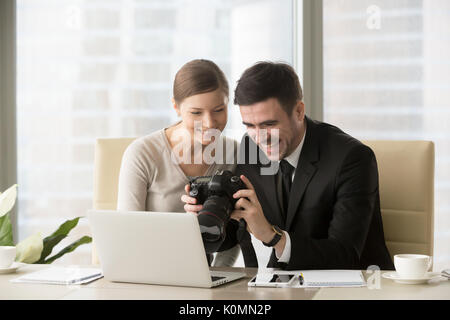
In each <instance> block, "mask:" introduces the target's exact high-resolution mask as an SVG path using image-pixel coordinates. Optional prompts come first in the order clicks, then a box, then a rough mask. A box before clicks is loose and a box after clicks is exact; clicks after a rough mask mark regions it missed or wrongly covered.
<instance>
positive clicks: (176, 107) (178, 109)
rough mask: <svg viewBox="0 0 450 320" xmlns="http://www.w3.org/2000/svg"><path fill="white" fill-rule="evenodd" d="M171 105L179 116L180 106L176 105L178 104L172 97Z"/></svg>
mask: <svg viewBox="0 0 450 320" xmlns="http://www.w3.org/2000/svg"><path fill="white" fill-rule="evenodd" d="M171 101H172V107H173V108H174V109H175V112H176V113H177V115H178V116H179V117H180V116H181V111H180V107H179V106H178V104H177V103H176V102H175V99H174V98H172V100H171Z"/></svg>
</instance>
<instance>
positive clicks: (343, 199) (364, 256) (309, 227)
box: [236, 117, 394, 270]
mask: <svg viewBox="0 0 450 320" xmlns="http://www.w3.org/2000/svg"><path fill="white" fill-rule="evenodd" d="M305 121H306V136H305V141H304V144H303V148H302V151H301V154H300V157H299V161H298V165H297V168H296V171H295V176H294V181H293V183H292V189H291V193H290V197H289V208H288V210H287V217H286V219H284V218H283V214H282V211H281V210H282V209H281V206H280V200H279V199H278V197H277V192H276V175H261V168H262V167H264V165H263V164H262V163H266V164H267V163H268V162H270V161H269V160H268V159H267V158H265V159H264V157H265V155H264V153H263V152H259V155H260V156H259V157H258V162H257V163H256V164H251V163H248V161H249V155H248V150H251V149H252V147H253V148H257V147H256V146H255V145H254V142H253V141H252V140H251V139H250V138H249V137H248V136H247V135H245V136H244V137H243V139H242V142H241V157H242V156H244V157H245V159H244V158H240V162H246V163H241V164H238V166H237V168H236V174H243V175H245V176H246V177H247V178H248V179H249V180H250V181H251V183H252V184H253V186H254V187H255V190H256V194H257V197H258V200H259V202H260V203H261V206H262V209H263V211H264V215H265V216H266V218H267V220H268V221H269V222H270V223H271V224H274V225H278V226H279V227H280V228H281V229H283V230H286V231H287V232H288V233H289V236H290V239H291V257H290V261H289V263H288V264H284V263H278V262H277V259H276V256H275V252H274V251H273V252H272V256H271V258H270V261H269V264H268V267H280V268H283V269H290V270H295V269H366V268H367V267H368V266H369V265H378V266H379V267H380V268H381V269H382V270H392V269H394V266H393V263H392V260H391V258H390V255H389V252H388V250H387V248H386V244H385V241H384V234H383V225H382V220H381V213H380V198H379V192H378V169H377V162H376V159H375V155H374V153H373V151H372V150H371V149H370V148H369V147H367V146H366V145H364V144H362V143H361V142H360V141H358V140H356V139H354V138H352V137H351V136H349V135H348V134H346V133H344V132H343V131H341V130H340V129H339V128H337V127H335V126H332V125H330V124H326V123H322V122H317V121H313V120H310V119H308V118H307V117H305ZM250 144H253V146H250ZM258 151H259V150H258ZM244 254H245V253H244Z"/></svg>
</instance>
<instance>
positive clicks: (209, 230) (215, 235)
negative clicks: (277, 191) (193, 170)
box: [189, 170, 247, 253]
mask: <svg viewBox="0 0 450 320" xmlns="http://www.w3.org/2000/svg"><path fill="white" fill-rule="evenodd" d="M189 184H190V191H189V196H191V197H193V198H196V199H197V204H202V205H203V209H202V210H201V211H200V212H199V213H198V222H199V225H200V232H201V234H202V238H203V244H204V246H205V251H206V253H213V252H217V250H218V249H219V247H220V246H221V244H222V243H223V241H224V240H225V236H226V225H227V223H228V221H229V220H230V214H231V212H232V211H233V208H234V206H235V204H236V202H237V201H238V200H239V199H234V198H233V194H234V193H236V192H237V191H239V190H241V189H246V188H247V187H246V186H245V184H244V182H243V181H242V180H241V179H240V178H239V177H238V176H235V175H233V173H232V172H231V171H228V170H225V171H222V172H218V173H216V174H215V175H213V176H200V177H196V178H193V179H191V180H190V182H189Z"/></svg>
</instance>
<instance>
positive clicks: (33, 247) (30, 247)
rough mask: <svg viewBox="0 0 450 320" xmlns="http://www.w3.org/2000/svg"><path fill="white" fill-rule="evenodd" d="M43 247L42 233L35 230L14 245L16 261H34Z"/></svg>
mask: <svg viewBox="0 0 450 320" xmlns="http://www.w3.org/2000/svg"><path fill="white" fill-rule="evenodd" d="M43 248H44V242H43V239H42V235H41V233H40V232H37V233H35V234H33V235H31V236H29V237H28V238H26V239H24V240H22V241H21V242H19V243H18V244H17V245H16V251H17V253H16V261H17V262H23V263H34V262H36V261H38V260H39V259H40V257H41V254H42V250H43Z"/></svg>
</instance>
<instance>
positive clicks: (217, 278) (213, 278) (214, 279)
mask: <svg viewBox="0 0 450 320" xmlns="http://www.w3.org/2000/svg"><path fill="white" fill-rule="evenodd" d="M220 279H225V277H216V276H211V281H213V282H214V281H217V280H220Z"/></svg>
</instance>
